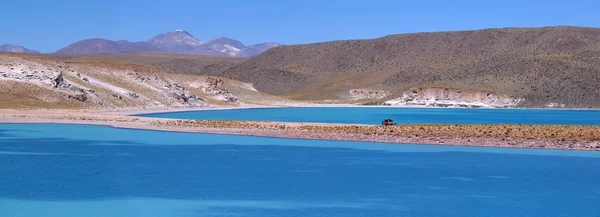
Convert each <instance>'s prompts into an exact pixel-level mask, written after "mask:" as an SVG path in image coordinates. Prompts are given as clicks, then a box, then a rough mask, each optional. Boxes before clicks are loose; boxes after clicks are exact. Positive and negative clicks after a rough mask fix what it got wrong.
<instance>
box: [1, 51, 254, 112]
mask: <svg viewBox="0 0 600 217" xmlns="http://www.w3.org/2000/svg"><path fill="white" fill-rule="evenodd" d="M227 83H230V84H227ZM227 83H226V82H225V81H224V80H222V79H219V78H214V77H209V78H207V77H205V76H199V75H189V76H183V75H176V74H170V73H167V72H165V71H164V70H162V69H161V68H158V67H154V66H150V65H141V64H135V63H124V62H107V61H69V60H67V61H65V60H60V59H55V58H50V57H47V56H38V55H23V54H0V108H99V109H102V108H118V107H137V108H139V107H181V106H189V107H203V106H210V105H213V104H218V105H220V106H237V105H239V104H240V99H239V97H238V95H239V96H241V97H244V98H251V97H253V96H254V95H260V94H259V93H258V92H257V91H256V90H254V88H252V85H250V84H243V83H241V82H232V81H227ZM244 85H246V86H245V87H242V88H240V86H244ZM228 87H232V89H233V90H232V91H229V90H228V89H227V88H228ZM241 89H245V90H241ZM240 90H241V91H240ZM248 91H249V92H256V93H250V94H248V93H246V92H248ZM243 102H244V103H255V102H249V101H246V100H244V101H243Z"/></svg>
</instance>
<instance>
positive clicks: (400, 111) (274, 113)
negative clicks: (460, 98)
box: [139, 107, 600, 125]
mask: <svg viewBox="0 0 600 217" xmlns="http://www.w3.org/2000/svg"><path fill="white" fill-rule="evenodd" d="M139 116H145V117H162V118H179V119H197V120H249V121H252V120H270V121H285V122H320V123H346V124H380V123H381V121H382V120H383V119H385V118H392V119H393V120H394V121H396V122H397V123H400V124H568V125H600V110H552V109H452V108H385V107H321V108H254V109H233V110H204V111H187V112H171V113H154V114H142V115H139Z"/></svg>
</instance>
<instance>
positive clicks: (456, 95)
mask: <svg viewBox="0 0 600 217" xmlns="http://www.w3.org/2000/svg"><path fill="white" fill-rule="evenodd" d="M523 100H524V99H522V98H517V97H510V96H507V95H503V94H499V93H496V92H493V91H487V90H469V91H463V90H458V89H452V88H439V87H419V88H413V89H411V90H409V91H407V92H405V93H404V94H403V95H402V97H400V98H397V99H393V100H389V101H386V102H385V103H386V104H388V105H392V106H425V107H464V108H480V107H481V108H508V107H515V106H517V105H519V103H521V102H522V101H523Z"/></svg>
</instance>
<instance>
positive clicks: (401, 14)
mask: <svg viewBox="0 0 600 217" xmlns="http://www.w3.org/2000/svg"><path fill="white" fill-rule="evenodd" d="M0 6H1V7H2V12H1V13H0V27H1V28H2V30H1V32H2V33H1V34H0V44H5V43H12V44H18V45H23V46H25V47H27V48H30V49H35V50H38V51H41V52H54V51H56V50H58V49H60V48H62V47H64V46H67V45H69V44H71V43H73V42H76V41H78V40H82V39H86V38H98V37H99V38H106V39H111V40H119V39H126V40H130V41H143V40H147V39H149V38H151V37H152V36H154V35H157V34H159V33H163V32H168V31H172V30H175V29H184V30H187V31H188V32H190V33H191V34H192V35H194V36H196V37H197V38H199V39H201V40H208V39H211V38H215V37H219V36H226V37H230V38H234V39H237V40H240V41H242V42H243V43H244V44H254V43H260V42H265V41H276V42H280V43H284V44H302V43H311V42H321V41H330V40H343V39H362V38H376V37H381V36H385V35H389V34H399V33H408V32H423V31H447V30H471V29H483V28H499V27H538V26H555V25H571V26H587V27H600V17H599V16H598V15H597V14H598V13H599V12H598V9H600V1H597V0H570V1H568V0H546V1H541V0H530V1H527V0H521V1H518V0H504V1H500V0H498V1H485V0H457V1H445V0H421V1H416V0H415V1H400V0H395V1H394V0H369V1H358V0H345V1H339V0H329V1H327V0H322V1H318V0H303V1H275V0H254V1H252V0H217V1H215V0H210V1H202V0H199V1H176V0H173V1H165V0H161V1H157V0H143V1H142V0H104V1H81V0H53V1H49V0H18V1H17V0H14V1H13V0H0Z"/></svg>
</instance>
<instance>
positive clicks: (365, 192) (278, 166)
mask: <svg viewBox="0 0 600 217" xmlns="http://www.w3.org/2000/svg"><path fill="white" fill-rule="evenodd" d="M598 168H600V153H599V152H581V151H553V150H532V149H499V148H477V147H451V146H434V145H395V144H382V143H364V142H341V141H319V140H298V139H278V138H266V137H248V136H228V135H213V134H192V133H173V132H159V131H145V130H129V129H117V128H110V127H101V126H86V125H58V124H0V174H1V176H0V216H2V217H17V216H18V217H33V216H36V217H37V216H48V217H70V216H74V217H75V216H76V217H81V216H86V217H88V216H89V217H125V216H126V217H138V216H139V217H154V216H156V217H180V216H185V217H187V216H200V217H203V216H257V217H258V216H260V217H269V216H291V217H295V216H307V217H311V216H323V217H325V216H327V217H330V216H342V217H354V216H357V217H358V216H361V217H362V216H382V217H387V216H421V217H433V216H435V217H441V216H442V217H443V216H457V217H458V216H460V217H471V216H472V217H481V216H491V217H495V216H497V217H507V216H535V217H537V216H539V217H552V216H564V217H571V216H577V217H588V216H589V217H599V216H600V206H598V203H599V202H600V185H598V183H600V173H598V172H597V170H598Z"/></svg>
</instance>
